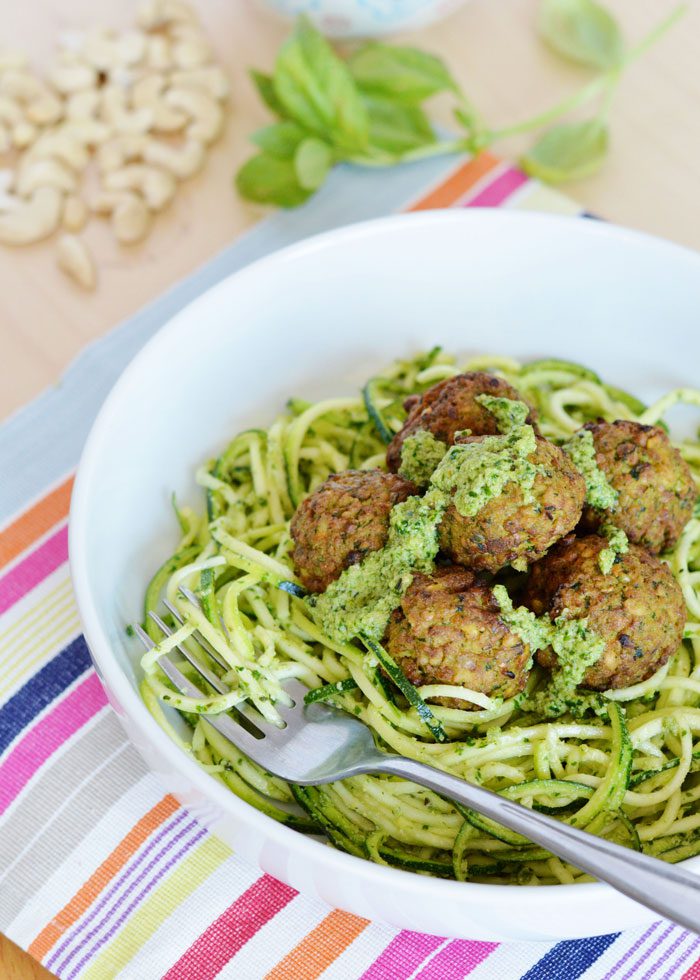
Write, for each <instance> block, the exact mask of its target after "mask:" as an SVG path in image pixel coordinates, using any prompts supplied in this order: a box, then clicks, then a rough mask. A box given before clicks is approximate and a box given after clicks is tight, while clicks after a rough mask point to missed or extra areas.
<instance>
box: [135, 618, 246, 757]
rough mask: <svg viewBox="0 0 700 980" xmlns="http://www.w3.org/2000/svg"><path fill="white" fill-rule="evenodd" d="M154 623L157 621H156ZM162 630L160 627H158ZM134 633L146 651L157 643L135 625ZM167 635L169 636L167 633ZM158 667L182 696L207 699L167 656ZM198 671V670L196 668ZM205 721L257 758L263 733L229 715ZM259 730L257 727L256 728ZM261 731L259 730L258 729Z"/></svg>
mask: <svg viewBox="0 0 700 980" xmlns="http://www.w3.org/2000/svg"><path fill="white" fill-rule="evenodd" d="M154 622H156V620H155V619H154ZM158 628H159V629H160V627H158ZM133 630H134V633H136V635H137V636H138V638H139V639H140V640H141V643H142V644H143V645H144V647H145V648H146V650H152V649H153V647H154V646H156V643H155V642H154V641H153V640H152V639H151V637H150V636H149V635H148V633H147V632H146V631H145V630H144V629H143V628H142V627H141V626H139V625H138V623H135V624H134V626H133ZM165 635H168V634H167V633H166V634H165ZM158 666H159V667H160V668H161V669H162V671H163V673H164V674H165V675H166V677H167V678H168V679H169V680H170V681H171V682H172V683H173V684H174V685H175V687H176V688H177V689H178V690H179V691H180V693H181V694H185V695H187V696H188V697H192V698H200V697H202V698H203V697H206V694H205V693H204V691H202V690H201V688H199V687H197V685H196V684H194V683H193V682H192V681H191V680H190V679H189V677H185V675H184V674H183V673H182V671H180V670H179V669H178V668H177V667H176V666H175V664H174V663H173V662H172V660H170V658H169V657H168V655H167V654H163V656H161V657H159V658H158ZM195 669H196V668H195ZM233 711H234V713H236V714H238V711H237V709H236V708H234V709H233ZM202 717H203V718H204V719H205V721H208V722H209V724H210V725H211V726H212V728H214V729H216V731H217V732H219V734H220V735H223V736H224V738H226V739H228V741H229V742H231V743H232V744H233V745H235V746H236V748H237V749H240V751H241V752H245V753H247V754H248V755H250V757H251V758H255V757H256V752H255V747H256V745H258V743H259V742H261V741H262V738H261V736H262V732H261V733H260V734H259V735H257V736H256V735H253V734H252V733H251V731H250V728H249V727H244V725H243V724H238V723H237V722H236V721H234V719H233V718H232V717H231V716H230V715H227V714H220V715H202ZM245 725H246V726H250V721H249V720H248V719H247V718H246V719H245ZM254 728H256V729H257V726H254ZM258 731H259V729H258Z"/></svg>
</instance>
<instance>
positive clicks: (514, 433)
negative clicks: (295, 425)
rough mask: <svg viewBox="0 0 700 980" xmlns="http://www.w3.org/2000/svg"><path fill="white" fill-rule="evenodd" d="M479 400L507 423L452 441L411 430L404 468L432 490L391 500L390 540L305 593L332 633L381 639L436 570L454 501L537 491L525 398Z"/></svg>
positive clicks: (466, 512)
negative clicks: (514, 487)
mask: <svg viewBox="0 0 700 980" xmlns="http://www.w3.org/2000/svg"><path fill="white" fill-rule="evenodd" d="M479 400H480V401H481V402H482V404H483V405H484V406H485V407H486V408H487V409H488V411H490V412H492V413H493V414H494V417H495V418H496V420H497V423H498V426H499V428H504V429H506V431H505V432H504V433H503V434H502V435H498V436H485V437H484V438H483V439H481V440H479V442H474V443H466V444H458V445H455V446H452V447H451V448H450V449H447V447H446V446H445V445H444V443H442V442H439V441H438V440H437V439H435V438H434V437H433V436H432V435H431V434H430V433H428V432H419V433H416V434H415V435H414V436H409V437H408V439H407V440H406V443H405V444H404V448H403V451H402V454H401V470H400V472H401V475H402V476H405V477H407V478H408V479H412V480H414V481H415V482H417V483H422V484H423V485H425V484H426V483H427V485H428V492H427V493H426V494H425V496H424V497H409V499H408V500H406V501H404V502H403V503H401V504H397V505H396V506H395V507H393V509H392V511H391V518H390V524H389V536H388V539H387V543H386V545H385V547H384V548H382V549H381V550H380V551H374V552H372V553H371V554H369V555H367V556H366V558H365V559H364V560H363V561H362V562H361V563H360V564H359V565H351V566H350V567H349V568H346V569H345V571H344V572H343V573H342V574H341V575H340V577H339V578H337V579H336V580H335V582H331V584H330V585H329V586H328V588H327V589H326V591H325V592H324V593H322V595H319V596H310V597H309V598H308V599H307V600H306V601H307V603H308V605H309V607H310V608H311V609H312V611H313V618H314V620H315V621H316V623H317V624H318V625H319V627H320V628H321V629H322V630H323V632H324V633H326V635H327V636H329V637H330V638H331V639H334V640H336V641H340V642H344V641H347V640H350V639H352V638H353V637H356V636H358V635H359V634H360V633H365V634H366V635H367V636H369V637H371V638H372V639H374V640H376V641H377V642H379V641H380V640H381V639H382V637H383V636H384V633H385V631H386V627H387V624H388V622H389V617H390V616H391V614H392V612H393V611H394V609H396V608H397V606H398V605H399V604H400V602H401V598H402V596H403V594H404V592H405V591H406V589H407V588H408V587H409V585H410V584H411V581H412V578H413V573H414V572H416V571H419V572H424V573H425V574H429V573H430V572H432V570H433V567H434V560H435V556H436V555H437V552H438V547H439V545H438V527H439V525H440V521H441V520H442V517H443V514H444V513H445V510H446V509H447V507H448V505H449V504H450V502H453V503H454V505H455V507H456V508H457V510H458V512H459V513H460V514H462V515H463V516H465V517H469V516H473V515H474V514H476V513H477V512H478V511H479V510H480V509H481V508H482V507H483V506H484V505H485V504H487V503H488V502H489V501H490V500H493V499H495V498H496V497H498V496H499V495H500V494H501V493H502V492H503V489H504V487H505V486H506V485H507V484H508V483H513V482H516V483H518V484H519V485H520V486H521V487H522V489H523V496H524V499H525V500H526V501H528V500H531V499H532V493H531V491H532V485H533V483H534V480H535V477H536V475H537V473H538V467H536V466H535V465H534V464H533V463H531V462H530V461H529V460H528V456H530V455H531V454H532V453H533V452H534V451H535V448H536V441H535V433H534V431H533V429H532V426H530V425H526V424H525V419H526V418H527V415H528V411H529V409H528V407H527V405H525V404H523V403H522V402H517V401H512V400H511V399H508V398H491V397H490V396H488V395H481V396H479ZM438 456H439V458H438ZM430 474H432V475H430Z"/></svg>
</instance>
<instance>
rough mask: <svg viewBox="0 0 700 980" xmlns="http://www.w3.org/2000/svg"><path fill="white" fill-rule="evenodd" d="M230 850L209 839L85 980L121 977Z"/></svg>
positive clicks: (148, 903) (149, 901)
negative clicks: (170, 916)
mask: <svg viewBox="0 0 700 980" xmlns="http://www.w3.org/2000/svg"><path fill="white" fill-rule="evenodd" d="M231 853H232V852H231V849H230V848H229V847H227V846H226V844H224V843H223V842H222V841H220V840H217V838H216V837H209V838H208V839H207V840H206V841H205V842H204V843H203V844H201V845H200V846H199V847H198V848H197V850H196V851H195V852H194V853H193V854H191V855H190V856H189V857H188V858H185V860H184V861H183V862H182V863H181V864H180V865H179V866H178V867H177V868H176V869H175V871H173V873H172V874H171V875H170V877H168V878H166V880H165V881H164V882H163V884H162V885H160V886H159V887H158V888H157V889H156V891H154V892H153V894H152V895H151V896H150V897H149V898H148V899H147V900H146V901H145V902H144V903H143V905H142V906H141V908H140V909H138V911H137V912H135V913H134V914H133V915H132V917H131V919H130V920H129V923H128V925H127V926H125V928H124V929H122V930H121V932H119V933H118V934H117V936H116V937H115V939H113V940H112V942H110V943H109V945H108V946H107V948H106V949H105V951H104V952H103V953H101V954H100V956H98V957H97V959H96V960H94V962H93V963H92V965H91V966H90V968H89V969H88V970H87V972H85V973H83V974H82V975H81V976H82V980H105V977H116V976H119V975H120V974H121V971H122V970H123V969H124V967H125V966H126V964H127V963H129V962H130V960H132V959H133V958H134V956H135V955H136V954H137V953H138V952H139V951H140V949H141V948H142V947H143V946H144V945H145V944H146V942H147V941H148V940H149V939H150V938H151V936H152V935H153V933H154V932H155V931H156V929H158V928H159V927H160V926H161V925H162V924H163V922H165V920H166V919H167V918H168V916H169V915H172V913H173V912H174V911H175V909H176V908H177V907H178V906H179V905H182V903H183V902H184V901H185V899H187V898H189V896H190V895H191V894H192V893H193V892H194V891H195V889H197V888H199V886H200V885H201V884H202V883H203V882H204V881H206V879H207V878H208V877H209V876H210V875H211V874H213V872H214V871H216V869H217V868H219V867H220V866H221V865H222V864H223V863H224V861H225V860H226V859H227V858H229V857H230V856H231Z"/></svg>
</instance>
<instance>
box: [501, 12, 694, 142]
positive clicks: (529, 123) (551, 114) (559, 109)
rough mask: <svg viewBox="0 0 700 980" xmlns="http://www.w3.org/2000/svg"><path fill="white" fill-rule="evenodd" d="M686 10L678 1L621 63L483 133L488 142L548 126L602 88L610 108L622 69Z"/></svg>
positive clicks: (644, 50)
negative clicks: (537, 109) (519, 119)
mask: <svg viewBox="0 0 700 980" xmlns="http://www.w3.org/2000/svg"><path fill="white" fill-rule="evenodd" d="M687 10H688V5H687V4H686V3H682V4H679V6H678V7H676V8H675V10H672V11H671V13H670V14H669V16H668V17H666V19H665V20H663V21H661V23H660V24H658V25H657V26H656V27H655V28H654V29H653V30H652V31H650V33H649V34H647V36H646V37H645V38H643V39H642V40H641V41H640V42H639V44H637V45H636V46H635V47H634V48H632V49H631V50H630V51H629V52H628V54H627V56H626V57H625V58H624V59H623V61H622V62H621V64H620V65H617V66H616V67H615V68H611V69H610V70H609V71H606V72H604V73H603V74H602V75H599V76H598V77H597V78H594V79H593V80H592V81H590V82H588V84H587V85H584V86H583V88H580V89H578V91H576V92H573V93H572V94H571V95H568V96H567V97H566V98H565V99H562V101H561V102H559V103H557V105H555V106H552V107H551V108H550V109H546V110H545V111H544V112H541V113H539V114H538V115H537V116H532V117H531V118H530V119H525V120H523V122H519V123H515V124H514V125H512V126H506V127H505V128H504V129H497V130H491V131H490V132H488V133H486V134H485V137H486V138H487V139H488V143H489V144H490V143H494V142H495V141H496V140H499V139H505V137H507V136H516V135H518V134H519V133H527V132H529V131H530V130H532V129H541V128H542V127H543V126H547V125H548V124H549V123H551V122H554V121H555V120H557V119H558V118H559V117H560V116H563V115H566V113H568V112H571V111H572V110H573V109H577V108H578V107H579V106H580V105H584V104H585V103H586V102H590V100H591V99H593V98H595V96H596V95H598V94H600V93H601V92H604V91H605V90H606V89H608V92H607V93H606V102H605V111H606V112H607V109H608V108H609V102H610V100H611V98H612V94H613V92H614V90H615V88H616V87H617V84H618V82H619V80H620V77H621V75H622V71H623V69H625V68H626V67H627V66H628V65H631V64H632V62H634V61H636V60H637V58H639V57H641V55H643V54H644V53H645V52H646V51H648V50H649V48H651V47H652V46H653V45H654V44H656V42H657V41H659V40H660V39H661V38H662V37H663V35H664V34H665V33H666V32H667V31H668V30H670V28H671V27H673V25H674V24H675V23H676V21H678V20H680V18H681V17H683V16H684V15H685V13H686V12H687Z"/></svg>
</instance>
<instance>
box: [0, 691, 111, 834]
mask: <svg viewBox="0 0 700 980" xmlns="http://www.w3.org/2000/svg"><path fill="white" fill-rule="evenodd" d="M106 704H107V698H106V696H105V692H104V689H103V687H102V685H101V684H100V681H99V679H98V677H97V674H93V673H91V674H90V676H89V677H88V678H86V680H84V681H82V683H80V684H79V685H78V686H77V687H76V688H75V689H74V690H73V691H71V692H70V694H69V695H68V696H67V697H65V698H64V699H63V700H62V701H61V702H59V704H57V705H56V707H55V708H54V709H53V710H52V711H51V712H50V713H49V714H47V715H45V716H44V717H43V718H42V719H41V720H40V721H38V722H37V723H36V725H35V726H34V727H33V728H32V729H30V731H28V732H27V734H26V735H25V736H24V737H23V738H22V740H21V741H20V742H18V743H17V745H15V747H14V748H13V749H12V751H11V752H10V754H9V755H8V756H7V758H6V759H5V761H4V762H3V763H2V765H0V815H2V814H3V813H4V812H5V810H6V809H7V808H8V806H9V805H10V803H12V801H13V800H14V799H15V797H16V796H17V795H18V794H19V793H20V792H21V791H22V789H23V788H24V787H25V786H26V785H27V783H28V782H29V780H30V779H31V778H32V776H33V775H34V773H35V772H36V771H37V769H39V768H40V766H42V765H43V764H44V763H45V762H46V760H47V759H48V758H49V757H50V756H51V755H52V754H53V753H54V752H55V751H56V749H58V748H59V747H60V746H61V745H63V743H64V742H65V741H66V740H67V739H69V738H70V737H71V735H73V734H74V733H75V732H77V731H78V729H80V728H82V727H83V725H84V724H86V722H88V721H89V720H90V719H91V718H92V717H93V716H94V715H96V714H97V712H98V711H99V710H100V709H101V708H103V707H104V706H105V705H106Z"/></svg>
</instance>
